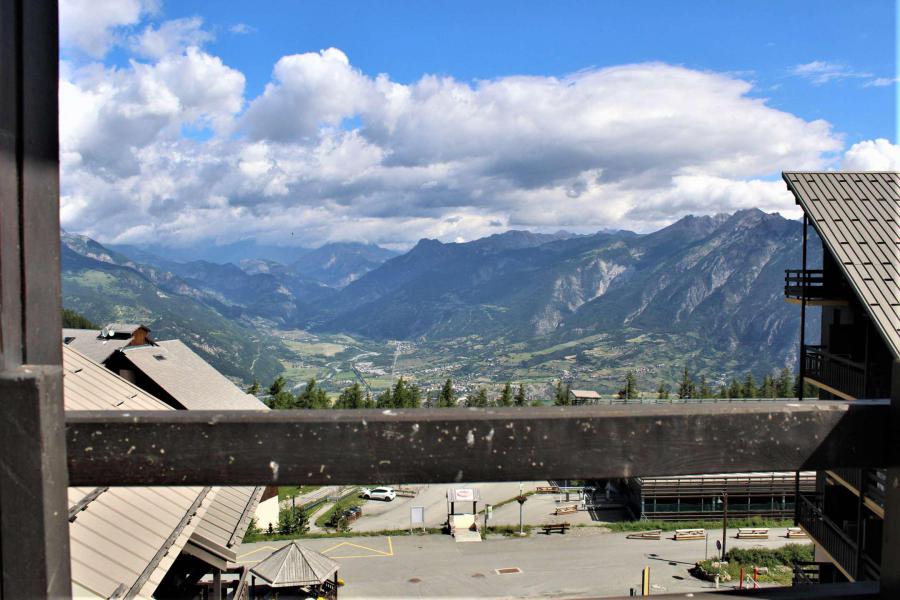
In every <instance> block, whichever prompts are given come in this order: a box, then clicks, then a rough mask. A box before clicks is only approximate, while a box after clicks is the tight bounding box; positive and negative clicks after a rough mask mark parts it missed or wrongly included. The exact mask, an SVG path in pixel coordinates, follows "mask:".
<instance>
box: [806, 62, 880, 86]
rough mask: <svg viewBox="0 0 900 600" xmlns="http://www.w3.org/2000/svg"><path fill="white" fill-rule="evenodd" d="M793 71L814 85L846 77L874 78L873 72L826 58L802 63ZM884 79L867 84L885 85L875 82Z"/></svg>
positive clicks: (878, 80)
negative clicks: (856, 68) (858, 69)
mask: <svg viewBox="0 0 900 600" xmlns="http://www.w3.org/2000/svg"><path fill="white" fill-rule="evenodd" d="M791 73H792V74H793V75H796V76H798V77H802V78H803V79H807V80H808V81H810V82H811V83H812V84H813V85H823V84H826V83H831V82H834V81H841V80H844V79H872V77H873V75H872V74H871V73H866V72H864V71H857V70H855V69H852V68H850V67H849V66H847V65H845V64H843V63H836V62H829V61H824V60H814V61H812V62H808V63H805V64H801V65H796V66H794V68H793V69H791ZM876 81H877V82H880V81H882V79H881V78H879V79H874V80H872V81H869V82H867V83H866V84H865V85H866V86H869V85H884V84H881V83H875V82H876Z"/></svg>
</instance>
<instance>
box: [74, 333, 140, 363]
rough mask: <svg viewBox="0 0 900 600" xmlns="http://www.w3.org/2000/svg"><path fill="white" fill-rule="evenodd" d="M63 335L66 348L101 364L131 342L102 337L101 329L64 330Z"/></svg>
mask: <svg viewBox="0 0 900 600" xmlns="http://www.w3.org/2000/svg"><path fill="white" fill-rule="evenodd" d="M62 335H63V343H64V344H65V345H66V346H68V347H69V348H74V349H75V350H77V351H78V352H80V353H81V354H83V355H84V356H86V357H87V358H89V359H91V360H92V361H94V362H96V363H101V364H102V363H104V362H106V359H107V358H109V357H110V356H112V354H113V353H114V352H115V351H116V350H118V349H119V348H124V347H125V346H127V345H128V343H129V342H130V341H131V340H128V339H116V338H105V337H101V336H100V330H99V329H63V334H62Z"/></svg>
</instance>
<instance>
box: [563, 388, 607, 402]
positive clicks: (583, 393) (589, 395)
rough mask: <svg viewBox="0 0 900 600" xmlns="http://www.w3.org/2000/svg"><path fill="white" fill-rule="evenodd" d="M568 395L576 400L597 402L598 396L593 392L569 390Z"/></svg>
mask: <svg viewBox="0 0 900 600" xmlns="http://www.w3.org/2000/svg"><path fill="white" fill-rule="evenodd" d="M569 393H570V394H572V395H573V396H575V397H576V398H588V399H591V400H599V399H600V394H598V393H597V392H595V391H594V390H569Z"/></svg>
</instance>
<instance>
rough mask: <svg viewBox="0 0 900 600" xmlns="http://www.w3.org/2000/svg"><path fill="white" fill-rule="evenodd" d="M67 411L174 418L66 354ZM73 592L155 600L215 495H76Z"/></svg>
mask: <svg viewBox="0 0 900 600" xmlns="http://www.w3.org/2000/svg"><path fill="white" fill-rule="evenodd" d="M63 368H64V370H63V390H64V391H63V395H64V399H65V408H66V410H172V409H171V408H170V407H169V406H167V405H166V404H165V403H163V402H161V401H159V400H157V399H156V398H154V397H153V396H151V395H149V394H147V393H146V392H144V391H143V390H141V389H140V388H138V387H135V386H134V385H132V384H131V383H129V382H127V381H125V380H124V379H122V378H121V377H119V376H118V375H116V374H115V373H112V372H111V371H108V370H107V369H105V368H103V367H101V366H100V365H98V364H96V363H94V362H92V361H91V360H90V359H88V357H86V356H84V355H83V354H80V353H79V352H77V351H76V350H74V349H73V348H71V347H63ZM68 495H69V513H70V516H69V520H70V524H69V538H70V543H71V557H72V582H73V588H74V589H76V590H78V591H80V592H82V593H83V592H90V593H93V594H96V595H98V596H100V597H103V598H108V597H110V596H112V595H113V594H115V593H116V592H117V591H118V592H119V594H121V595H123V596H124V595H127V594H129V593H130V594H133V595H135V596H137V597H142V598H143V597H149V596H150V595H151V594H152V593H153V591H154V590H155V589H156V587H157V586H158V585H159V583H160V581H161V580H162V577H163V576H164V575H165V573H166V571H168V569H169V567H170V566H171V565H172V562H173V561H174V560H175V557H177V556H178V554H179V552H180V551H181V549H182V548H183V547H184V545H185V544H186V543H187V541H188V538H189V536H190V535H191V534H192V533H193V532H194V530H195V528H196V527H197V525H198V523H199V522H200V520H201V518H202V516H203V513H204V512H205V511H206V509H207V507H208V506H209V504H210V502H209V499H210V496H209V488H201V487H129V488H115V487H114V488H85V487H72V488H69V494H68Z"/></svg>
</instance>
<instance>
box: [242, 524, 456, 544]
mask: <svg viewBox="0 0 900 600" xmlns="http://www.w3.org/2000/svg"><path fill="white" fill-rule="evenodd" d="M439 533H444V530H443V529H442V528H440V527H428V528H426V529H425V530H424V531H423V530H421V529H414V530H413V531H412V533H410V531H409V529H381V530H378V531H335V532H328V533H299V534H298V533H273V534H272V535H269V534H267V533H256V534H252V535H248V536H246V537H245V538H244V542H277V541H279V540H304V539H305V540H314V539H319V538H349V537H380V536H391V537H399V536H409V535H435V534H439Z"/></svg>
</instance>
